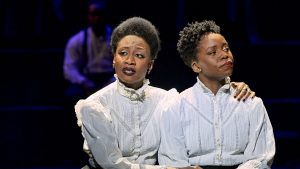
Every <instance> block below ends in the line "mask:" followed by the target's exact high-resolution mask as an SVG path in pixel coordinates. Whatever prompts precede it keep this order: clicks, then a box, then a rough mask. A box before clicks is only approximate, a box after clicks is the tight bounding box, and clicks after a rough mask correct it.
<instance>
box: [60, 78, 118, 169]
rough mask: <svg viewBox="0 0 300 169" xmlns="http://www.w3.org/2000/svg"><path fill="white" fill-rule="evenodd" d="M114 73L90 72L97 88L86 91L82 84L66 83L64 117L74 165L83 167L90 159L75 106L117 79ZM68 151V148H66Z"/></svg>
mask: <svg viewBox="0 0 300 169" xmlns="http://www.w3.org/2000/svg"><path fill="white" fill-rule="evenodd" d="M113 75H114V73H113V72H112V73H101V74H88V75H87V77H88V78H89V79H90V80H92V81H93V82H94V83H95V84H96V85H97V88H95V89H93V90H91V91H86V90H85V89H84V88H83V87H82V86H80V85H78V84H68V83H67V84H66V86H65V91H64V97H65V98H64V101H65V103H64V107H65V108H64V109H65V110H64V112H65V114H64V118H66V120H65V121H66V124H64V125H66V128H68V131H69V132H68V133H67V134H66V135H67V138H68V141H67V142H69V143H70V144H69V145H67V147H68V148H69V149H70V150H69V151H71V152H72V153H71V154H72V156H73V157H72V158H73V161H74V165H78V167H82V166H84V165H86V164H87V163H88V161H89V157H88V155H87V154H86V153H85V152H84V151H83V141H84V140H83V137H82V134H81V129H80V127H78V125H77V117H76V114H75V109H74V106H75V104H76V103H77V101H78V100H80V99H85V98H87V97H88V96H89V95H91V94H92V93H94V92H96V91H98V90H100V89H101V88H103V87H105V86H107V85H108V84H110V83H112V82H114V81H115V77H114V76H113ZM66 151H68V150H66Z"/></svg>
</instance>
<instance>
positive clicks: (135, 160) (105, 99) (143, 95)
mask: <svg viewBox="0 0 300 169" xmlns="http://www.w3.org/2000/svg"><path fill="white" fill-rule="evenodd" d="M148 84H149V82H148V81H145V83H144V85H143V87H142V88H140V89H138V90H133V89H130V88H126V87H125V86H124V85H123V84H122V83H120V82H119V81H118V80H117V81H116V82H114V83H112V84H110V85H109V86H107V87H105V88H103V89H102V90H100V91H98V92H97V93H95V94H93V95H91V96H90V97H89V98H87V99H86V100H81V101H79V102H78V103H77V105H76V106H75V109H76V113H77V117H78V124H79V125H82V131H83V136H84V138H85V140H86V142H87V145H88V148H89V149H90V150H91V153H92V154H93V156H94V158H95V160H96V161H97V163H99V164H100V165H102V166H103V168H105V167H107V168H140V167H141V166H142V165H141V164H149V165H154V164H156V160H157V151H158V147H159V143H160V130H159V119H160V115H161V114H160V113H161V112H162V109H163V108H164V107H165V106H166V104H167V102H168V100H170V99H168V98H171V95H173V94H174V95H176V94H177V92H176V91H175V90H170V91H165V90H163V89H160V88H155V87H152V86H149V85H148ZM144 167H145V166H144ZM153 167H154V168H163V167H160V166H147V168H153Z"/></svg>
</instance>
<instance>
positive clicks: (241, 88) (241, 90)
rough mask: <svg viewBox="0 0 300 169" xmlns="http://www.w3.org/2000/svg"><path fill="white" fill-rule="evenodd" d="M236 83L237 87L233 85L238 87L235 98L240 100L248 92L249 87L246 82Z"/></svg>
mask: <svg viewBox="0 0 300 169" xmlns="http://www.w3.org/2000/svg"><path fill="white" fill-rule="evenodd" d="M234 85H235V86H236V87H233V88H235V89H236V90H235V95H234V98H236V99H238V100H240V99H241V98H242V97H243V96H244V95H245V94H246V93H247V91H248V89H249V87H248V85H247V84H245V83H244V82H239V83H234ZM232 86H233V85H232ZM249 90H250V89H249Z"/></svg>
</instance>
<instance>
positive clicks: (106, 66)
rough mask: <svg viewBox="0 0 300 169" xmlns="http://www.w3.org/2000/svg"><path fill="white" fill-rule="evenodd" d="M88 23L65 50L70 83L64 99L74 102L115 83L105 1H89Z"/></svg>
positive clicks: (65, 65)
mask: <svg viewBox="0 0 300 169" xmlns="http://www.w3.org/2000/svg"><path fill="white" fill-rule="evenodd" d="M87 20H88V24H89V26H88V27H87V28H84V29H82V30H80V31H79V32H78V33H77V34H75V35H73V36H72V37H71V38H70V39H69V40H68V42H67V45H66V48H65V58H64V63H63V73H64V77H65V79H66V80H67V82H68V87H67V89H66V91H65V96H66V97H67V99H71V100H72V103H73V102H75V101H77V100H78V99H81V98H85V97H86V96H88V95H90V94H91V93H93V92H95V91H97V90H99V89H100V88H102V87H103V86H106V85H108V84H109V83H111V82H112V81H114V76H113V74H114V70H113V67H112V54H111V49H110V44H109V43H110V37H111V32H112V29H111V26H110V25H109V23H108V16H107V11H106V4H105V2H103V1H97V0H91V1H89V2H88V4H87ZM72 103H71V104H72Z"/></svg>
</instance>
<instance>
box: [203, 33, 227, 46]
mask: <svg viewBox="0 0 300 169" xmlns="http://www.w3.org/2000/svg"><path fill="white" fill-rule="evenodd" d="M215 43H222V44H224V43H227V41H226V39H225V37H224V36H223V35H221V34H218V33H208V34H205V35H204V36H202V38H201V39H200V41H199V45H200V46H202V45H204V46H207V45H212V44H215Z"/></svg>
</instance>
